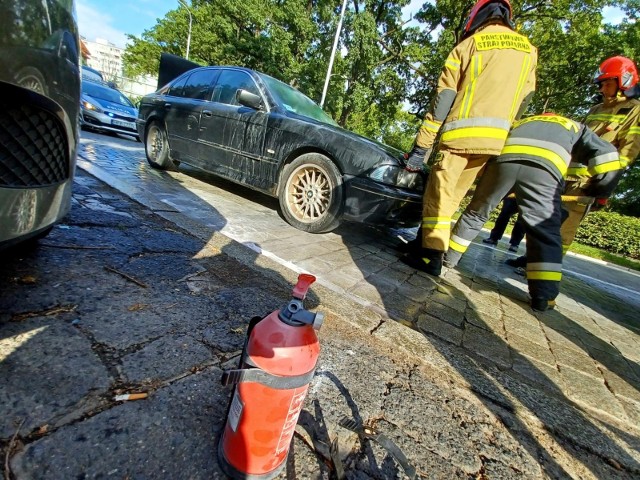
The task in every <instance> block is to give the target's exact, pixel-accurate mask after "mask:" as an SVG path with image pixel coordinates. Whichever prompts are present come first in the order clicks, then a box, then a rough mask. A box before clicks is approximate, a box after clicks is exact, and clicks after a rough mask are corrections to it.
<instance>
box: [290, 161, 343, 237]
mask: <svg viewBox="0 0 640 480" xmlns="http://www.w3.org/2000/svg"><path fill="white" fill-rule="evenodd" d="M279 190H280V191H279V194H278V200H279V202H280V212H281V213H282V216H283V217H284V219H285V220H286V221H287V222H288V223H289V224H290V225H292V226H294V227H296V228H297V229H299V230H302V231H305V232H309V233H324V232H329V231H331V230H333V229H335V228H336V227H337V226H338V225H339V224H340V221H341V218H342V211H343V208H344V188H343V185H342V175H341V174H340V171H339V170H338V167H336V165H335V164H334V163H333V162H332V161H331V160H329V159H328V158H327V157H325V156H324V155H321V154H319V153H307V154H304V155H301V156H300V157H298V158H296V159H295V160H293V162H291V163H290V164H288V165H286V166H285V168H284V170H283V172H282V177H281V182H280V188H279Z"/></svg>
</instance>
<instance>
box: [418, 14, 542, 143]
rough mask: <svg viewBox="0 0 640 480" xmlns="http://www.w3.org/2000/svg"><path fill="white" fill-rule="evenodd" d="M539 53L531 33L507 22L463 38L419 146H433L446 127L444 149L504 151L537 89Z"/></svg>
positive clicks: (447, 66) (443, 77) (444, 74)
mask: <svg viewBox="0 0 640 480" xmlns="http://www.w3.org/2000/svg"><path fill="white" fill-rule="evenodd" d="M537 58H538V53H537V50H536V48H535V47H534V46H533V45H531V43H529V40H528V39H527V38H526V37H524V36H522V35H520V34H517V33H515V32H514V31H513V30H511V29H510V28H508V27H506V26H504V25H502V24H491V25H488V26H486V27H484V28H481V29H480V30H478V31H477V32H476V33H475V34H473V35H472V36H470V37H469V38H467V39H465V40H464V41H462V42H460V43H459V44H458V45H457V46H456V47H455V48H454V49H453V51H452V52H451V53H450V54H449V57H448V58H447V60H446V62H445V65H444V69H443V71H442V73H441V74H440V79H439V80H438V90H437V95H436V98H435V99H434V102H433V105H432V107H431V109H430V111H429V113H428V114H427V115H426V116H425V119H424V122H423V124H422V126H421V128H420V130H419V132H418V136H417V139H416V143H417V145H418V146H420V147H423V148H430V147H433V144H434V142H435V139H436V136H437V134H438V132H439V131H441V138H440V148H445V149H447V150H450V151H452V152H456V153H467V154H474V153H476V154H490V155H497V154H498V153H500V151H501V150H502V147H503V145H504V142H505V140H506V139H507V135H508V134H509V129H510V127H511V123H512V122H513V120H514V119H515V118H516V117H517V115H518V114H519V113H521V112H520V109H521V107H522V106H523V100H524V99H525V97H529V96H530V95H531V94H533V91H534V90H535V83H536V79H535V70H536V65H537ZM525 103H526V102H525Z"/></svg>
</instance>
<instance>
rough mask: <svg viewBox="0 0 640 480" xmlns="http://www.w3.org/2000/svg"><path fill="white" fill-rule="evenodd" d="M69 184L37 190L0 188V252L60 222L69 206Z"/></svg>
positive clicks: (69, 181)
mask: <svg viewBox="0 0 640 480" xmlns="http://www.w3.org/2000/svg"><path fill="white" fill-rule="evenodd" d="M72 182H73V180H72V179H69V180H67V181H65V182H63V183H61V184H59V185H51V186H48V187H39V188H26V187H25V188H2V187H0V226H1V227H2V228H0V249H3V248H6V247H8V246H10V245H13V244H14V243H17V242H18V241H24V240H26V239H28V238H30V237H33V236H36V235H37V234H38V233H40V232H42V231H43V230H46V229H47V228H49V227H51V226H52V225H53V224H54V223H56V222H58V221H59V220H61V219H62V218H63V217H64V216H65V215H66V214H67V213H68V212H69V209H70V207H71V186H72Z"/></svg>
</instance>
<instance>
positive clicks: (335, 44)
mask: <svg viewBox="0 0 640 480" xmlns="http://www.w3.org/2000/svg"><path fill="white" fill-rule="evenodd" d="M346 7H347V0H343V2H342V10H341V11H340V20H339V21H338V28H337V29H336V36H335V38H334V39H333V48H332V49H331V56H330V57H329V68H328V69H327V78H325V80H324V88H323V89H322V98H321V99H320V108H322V106H323V105H324V99H325V98H326V96H327V88H329V79H330V78H331V70H332V69H333V58H334V57H335V55H336V48H337V47H338V40H339V39H340V30H342V19H343V18H344V11H345V9H346Z"/></svg>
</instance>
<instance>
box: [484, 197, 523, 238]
mask: <svg viewBox="0 0 640 480" xmlns="http://www.w3.org/2000/svg"><path fill="white" fill-rule="evenodd" d="M517 213H518V202H516V199H515V198H512V197H505V199H504V200H502V209H501V210H500V214H499V215H498V218H496V223H495V225H494V227H493V229H491V234H490V235H489V238H490V239H491V240H495V241H496V242H498V241H500V240H502V236H503V235H504V231H505V230H506V229H507V225H509V220H511V217H513V216H514V215H516V214H517ZM523 238H524V225H523V224H522V221H521V220H520V217H518V219H517V220H516V223H515V224H514V225H513V229H512V230H511V238H510V239H509V244H510V245H513V246H516V247H517V246H518V245H520V242H521V241H522V239H523Z"/></svg>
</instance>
